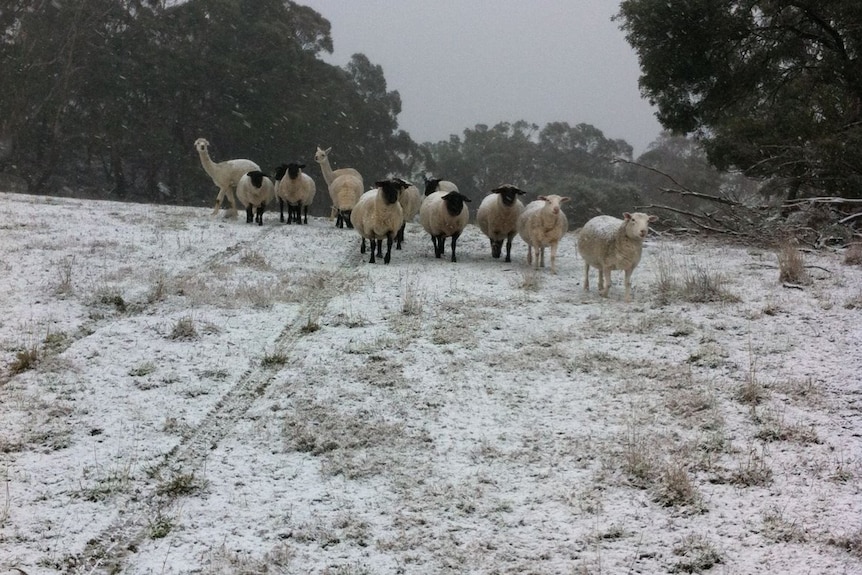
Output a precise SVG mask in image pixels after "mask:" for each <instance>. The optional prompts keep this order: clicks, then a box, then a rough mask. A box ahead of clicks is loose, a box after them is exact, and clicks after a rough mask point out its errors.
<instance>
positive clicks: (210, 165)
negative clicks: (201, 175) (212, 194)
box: [198, 150, 216, 177]
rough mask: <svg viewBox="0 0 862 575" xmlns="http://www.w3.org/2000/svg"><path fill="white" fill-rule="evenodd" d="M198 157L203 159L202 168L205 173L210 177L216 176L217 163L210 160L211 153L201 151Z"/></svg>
mask: <svg viewBox="0 0 862 575" xmlns="http://www.w3.org/2000/svg"><path fill="white" fill-rule="evenodd" d="M198 155H199V156H200V157H201V166H203V168H204V171H205V172H206V173H208V174H209V175H210V177H214V176H215V172H216V168H215V163H214V162H213V161H212V158H210V153H209V152H208V151H207V150H203V151H199V152H198Z"/></svg>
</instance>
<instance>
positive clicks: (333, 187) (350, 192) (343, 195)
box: [329, 174, 362, 228]
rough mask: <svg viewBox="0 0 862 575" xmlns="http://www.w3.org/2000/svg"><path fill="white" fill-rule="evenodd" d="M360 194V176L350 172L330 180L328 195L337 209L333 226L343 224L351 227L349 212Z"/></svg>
mask: <svg viewBox="0 0 862 575" xmlns="http://www.w3.org/2000/svg"><path fill="white" fill-rule="evenodd" d="M361 196H362V178H358V177H356V176H354V175H352V174H343V175H341V176H337V177H336V178H335V179H334V180H332V183H331V184H329V197H330V198H331V199H332V205H333V206H335V209H336V210H337V212H336V217H335V227H337V228H343V227H344V225H345V224H347V227H348V228H352V227H353V223H352V222H351V221H350V212H351V211H352V210H353V208H354V206H356V202H358V201H359V198H360V197H361Z"/></svg>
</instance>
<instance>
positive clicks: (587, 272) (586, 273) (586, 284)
mask: <svg viewBox="0 0 862 575" xmlns="http://www.w3.org/2000/svg"><path fill="white" fill-rule="evenodd" d="M599 274H601V271H599ZM584 291H590V264H588V263H587V262H584Z"/></svg>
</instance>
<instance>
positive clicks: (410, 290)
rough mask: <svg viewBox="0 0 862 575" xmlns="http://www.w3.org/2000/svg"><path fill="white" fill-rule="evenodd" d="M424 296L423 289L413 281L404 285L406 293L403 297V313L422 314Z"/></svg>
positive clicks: (408, 314)
mask: <svg viewBox="0 0 862 575" xmlns="http://www.w3.org/2000/svg"><path fill="white" fill-rule="evenodd" d="M423 300H424V297H423V294H422V292H421V291H419V289H418V288H417V287H416V284H415V283H414V282H412V281H410V282H407V284H406V285H405V286H404V295H403V297H402V298H401V313H403V314H404V315H407V316H420V315H422V309H423V307H424V301H423Z"/></svg>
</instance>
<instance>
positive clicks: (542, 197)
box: [536, 196, 548, 202]
mask: <svg viewBox="0 0 862 575" xmlns="http://www.w3.org/2000/svg"><path fill="white" fill-rule="evenodd" d="M536 199H537V200H542V201H543V202H547V201H548V196H539V197H538V198H536Z"/></svg>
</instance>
